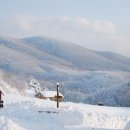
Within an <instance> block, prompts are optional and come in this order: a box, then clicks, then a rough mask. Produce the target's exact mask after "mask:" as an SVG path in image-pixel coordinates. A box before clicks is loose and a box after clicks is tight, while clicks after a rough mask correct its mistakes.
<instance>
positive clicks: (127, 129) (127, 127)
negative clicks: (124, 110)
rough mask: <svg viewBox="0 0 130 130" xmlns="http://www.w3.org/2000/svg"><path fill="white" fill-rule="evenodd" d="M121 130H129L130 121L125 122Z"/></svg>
mask: <svg viewBox="0 0 130 130" xmlns="http://www.w3.org/2000/svg"><path fill="white" fill-rule="evenodd" d="M123 130H130V121H128V122H127V124H126V126H125V127H124V129H123Z"/></svg>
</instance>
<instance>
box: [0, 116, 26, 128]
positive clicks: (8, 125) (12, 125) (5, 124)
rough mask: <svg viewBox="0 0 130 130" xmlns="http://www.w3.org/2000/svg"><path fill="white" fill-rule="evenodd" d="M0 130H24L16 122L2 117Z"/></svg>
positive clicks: (0, 118)
mask: <svg viewBox="0 0 130 130" xmlns="http://www.w3.org/2000/svg"><path fill="white" fill-rule="evenodd" d="M0 130H26V129H24V128H22V127H21V126H19V124H17V123H16V122H14V121H12V120H11V119H9V118H5V117H4V116H2V117H0Z"/></svg>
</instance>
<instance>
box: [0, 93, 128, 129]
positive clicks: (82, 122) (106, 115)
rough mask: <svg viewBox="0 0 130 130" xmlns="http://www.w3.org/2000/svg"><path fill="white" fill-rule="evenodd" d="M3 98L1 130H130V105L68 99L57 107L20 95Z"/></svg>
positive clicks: (53, 103)
mask: <svg viewBox="0 0 130 130" xmlns="http://www.w3.org/2000/svg"><path fill="white" fill-rule="evenodd" d="M4 101H5V106H4V108H3V109H0V130H115V129H117V130H122V129H124V130H130V123H128V124H127V122H128V121H129V120H130V108H116V107H115V108H114V107H105V106H94V105H85V104H76V103H71V102H66V103H60V108H59V109H57V108H56V102H52V101H50V100H41V99H35V98H29V97H22V96H17V95H6V96H5V97H4ZM126 124H127V125H126ZM125 126H126V127H125Z"/></svg>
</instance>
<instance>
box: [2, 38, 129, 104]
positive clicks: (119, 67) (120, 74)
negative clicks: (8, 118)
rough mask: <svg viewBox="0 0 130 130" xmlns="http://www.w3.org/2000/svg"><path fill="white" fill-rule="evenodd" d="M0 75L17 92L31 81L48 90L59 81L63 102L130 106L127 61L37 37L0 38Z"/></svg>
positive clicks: (119, 57)
mask: <svg viewBox="0 0 130 130" xmlns="http://www.w3.org/2000/svg"><path fill="white" fill-rule="evenodd" d="M0 71H1V72H2V74H1V79H2V80H3V81H4V82H6V83H7V84H9V85H11V86H13V87H16V88H18V89H20V90H21V89H22V88H25V87H26V86H27V84H26V82H27V80H28V78H30V77H34V78H36V79H38V80H39V81H41V83H42V81H45V83H46V85H47V86H48V88H49V89H55V88H56V86H55V83H56V82H57V81H59V82H60V83H61V85H62V88H61V90H60V91H62V93H64V96H65V100H69V101H74V102H84V103H90V104H96V103H97V102H98V101H101V102H103V103H104V104H105V105H111V106H117V105H118V106H130V102H129V97H130V94H129V91H130V74H129V72H130V58H128V57H125V56H121V55H119V54H115V53H113V52H98V51H93V50H89V49H86V48H83V47H80V46H78V45H76V44H73V43H68V42H64V41H59V40H56V39H52V38H46V37H39V36H37V37H29V38H24V39H18V38H12V37H5V36H0Z"/></svg>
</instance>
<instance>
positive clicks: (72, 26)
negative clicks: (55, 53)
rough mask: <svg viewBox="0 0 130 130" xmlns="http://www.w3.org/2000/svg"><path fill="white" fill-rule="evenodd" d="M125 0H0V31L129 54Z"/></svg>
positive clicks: (129, 24) (129, 22)
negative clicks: (54, 39)
mask: <svg viewBox="0 0 130 130" xmlns="http://www.w3.org/2000/svg"><path fill="white" fill-rule="evenodd" d="M129 14H130V1H129V0H0V35H7V36H13V37H28V36H32V35H41V36H48V37H54V38H57V39H61V40H65V41H70V42H74V43H77V44H79V45H81V46H84V47H86V48H90V49H94V50H101V51H114V52H117V53H120V54H123V55H127V56H129V57H130V15H129Z"/></svg>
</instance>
